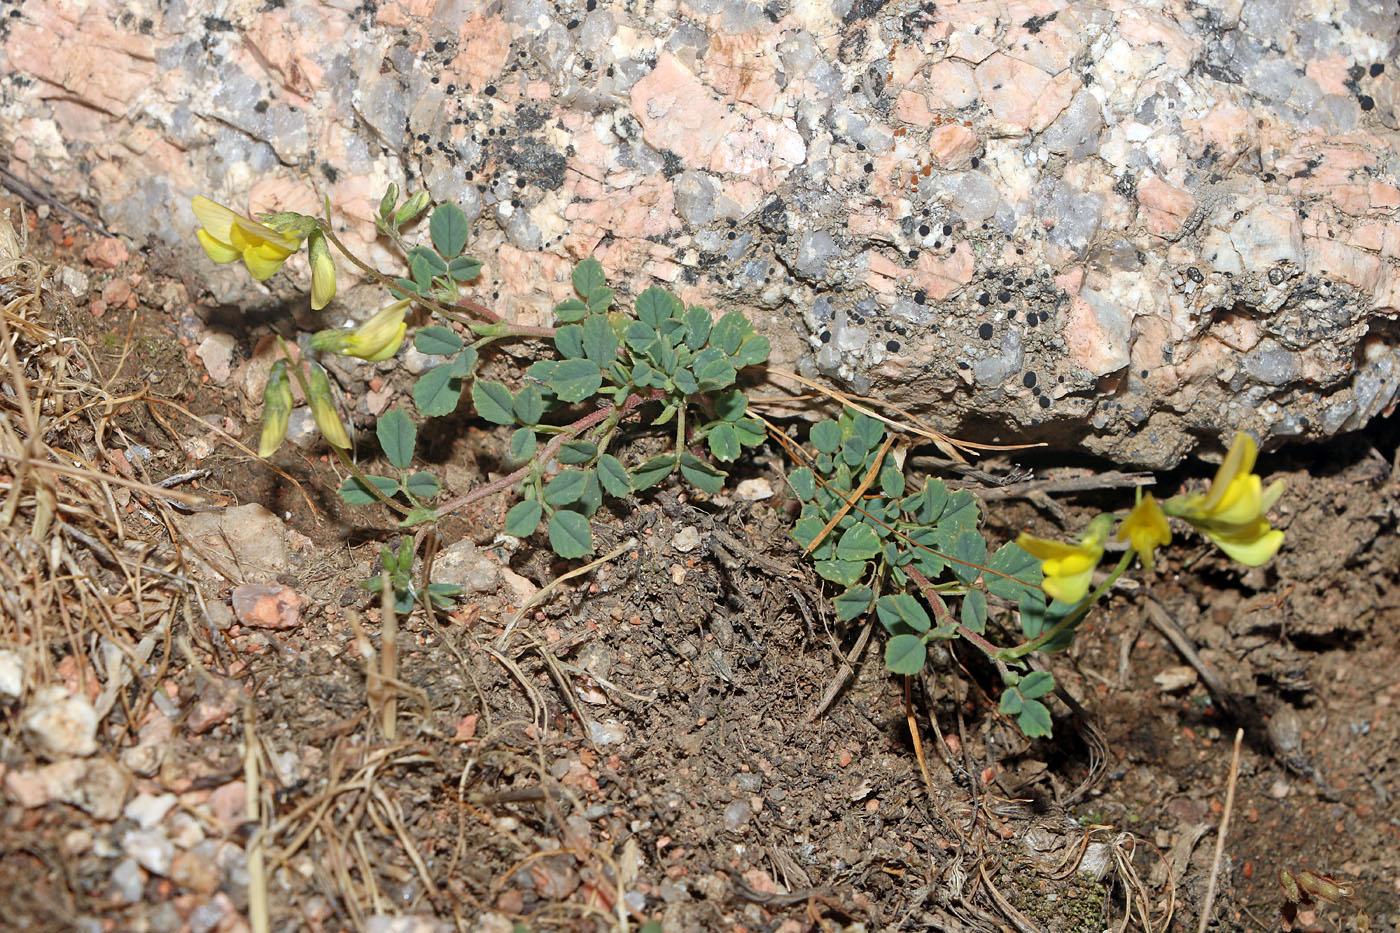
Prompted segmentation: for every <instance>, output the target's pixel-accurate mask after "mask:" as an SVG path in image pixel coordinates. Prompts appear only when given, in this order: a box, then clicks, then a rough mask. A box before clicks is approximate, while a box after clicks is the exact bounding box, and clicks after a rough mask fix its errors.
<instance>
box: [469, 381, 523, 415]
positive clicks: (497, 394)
mask: <svg viewBox="0 0 1400 933" xmlns="http://www.w3.org/2000/svg"><path fill="white" fill-rule="evenodd" d="M472 405H473V406H475V407H476V413H477V414H478V415H480V416H481V417H482V419H484V420H486V421H489V422H491V423H492V424H515V402H514V399H512V398H511V395H510V389H507V388H506V387H505V386H504V385H502V384H501V383H499V382H492V381H491V380H489V379H478V380H476V381H475V382H473V383H472Z"/></svg>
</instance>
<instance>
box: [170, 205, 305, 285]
mask: <svg viewBox="0 0 1400 933" xmlns="http://www.w3.org/2000/svg"><path fill="white" fill-rule="evenodd" d="M190 207H191V208H193V209H194V215H195V217H197V218H198V219H199V223H200V225H201V226H202V227H203V229H201V230H198V231H196V233H195V236H197V237H199V245H200V246H203V247H204V252H205V255H207V256H208V257H209V258H210V259H212V260H214V261H215V262H234V261H236V260H239V259H242V260H243V264H244V265H245V266H247V267H248V271H249V272H250V273H252V276H253V278H255V279H257V280H258V281H259V282H261V281H263V280H264V279H267V278H270V277H271V276H272V274H273V273H274V272H276V271H277V270H278V269H280V268H282V263H284V262H286V261H287V257H288V256H290V255H292V253H295V252H296V251H297V248H298V247H299V246H300V245H301V241H300V240H299V239H296V238H293V237H290V236H284V235H283V234H281V233H278V232H277V231H276V230H274V229H273V228H272V227H269V226H268V225H267V224H262V223H258V222H257V221H256V220H253V219H252V218H249V217H244V216H243V215H242V214H238V213H235V212H234V211H231V210H229V209H228V208H227V207H224V206H223V205H222V204H216V203H215V202H213V201H211V200H209V199H208V198H205V197H195V198H193V199H192V200H191V201H190Z"/></svg>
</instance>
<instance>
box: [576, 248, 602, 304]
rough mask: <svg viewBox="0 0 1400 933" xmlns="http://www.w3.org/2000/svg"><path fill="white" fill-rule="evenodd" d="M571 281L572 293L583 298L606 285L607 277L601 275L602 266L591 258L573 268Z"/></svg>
mask: <svg viewBox="0 0 1400 933" xmlns="http://www.w3.org/2000/svg"><path fill="white" fill-rule="evenodd" d="M573 281H574V291H576V292H578V293H579V294H580V295H582V296H583V297H584V298H587V297H588V296H589V295H591V294H593V291H594V290H595V289H598V288H602V287H603V286H604V285H606V284H608V279H607V276H606V275H604V274H603V264H602V263H601V262H599V261H598V260H596V259H594V258H593V257H592V256H589V257H588V258H587V259H585V260H583V261H582V262H580V263H579V264H578V265H576V266H574V274H573Z"/></svg>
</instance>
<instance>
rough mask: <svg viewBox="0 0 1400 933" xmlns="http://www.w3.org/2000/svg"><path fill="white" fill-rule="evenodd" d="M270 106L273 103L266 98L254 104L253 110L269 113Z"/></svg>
mask: <svg viewBox="0 0 1400 933" xmlns="http://www.w3.org/2000/svg"><path fill="white" fill-rule="evenodd" d="M269 106H271V105H270V104H269V103H268V102H267V101H265V100H260V101H258V102H257V103H256V104H254V105H253V112H254V113H267V108H268V107H269Z"/></svg>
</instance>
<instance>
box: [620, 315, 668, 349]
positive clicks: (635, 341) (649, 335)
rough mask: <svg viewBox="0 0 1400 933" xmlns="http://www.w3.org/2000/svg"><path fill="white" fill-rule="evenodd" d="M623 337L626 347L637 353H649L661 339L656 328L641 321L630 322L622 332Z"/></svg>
mask: <svg viewBox="0 0 1400 933" xmlns="http://www.w3.org/2000/svg"><path fill="white" fill-rule="evenodd" d="M623 337H624V339H626V341H627V345H628V346H629V347H631V348H632V349H633V350H635V351H636V352H637V353H650V352H651V351H652V348H653V347H654V346H655V345H656V342H657V341H658V340H660V339H661V335H660V334H658V333H657V331H656V328H655V327H652V326H651V325H650V324H646V323H644V322H642V321H632V322H630V323H628V325H627V329H626V330H625V331H623Z"/></svg>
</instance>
